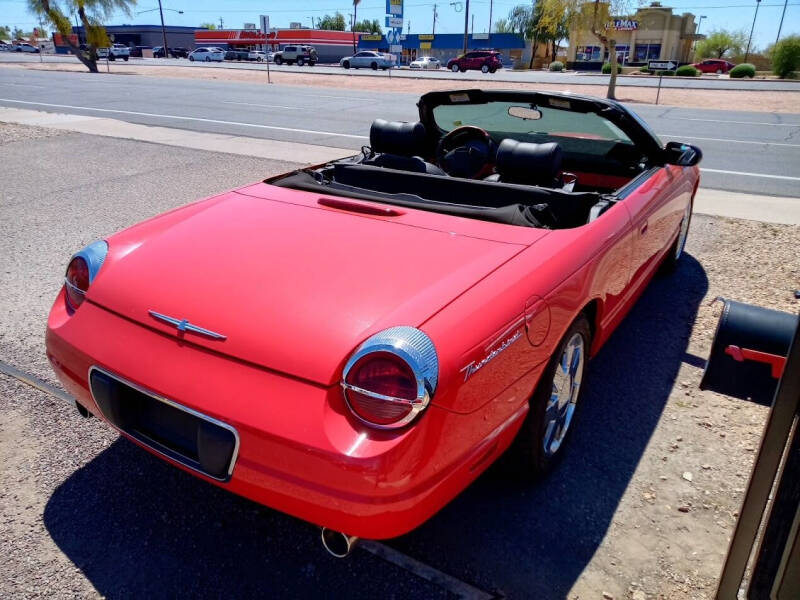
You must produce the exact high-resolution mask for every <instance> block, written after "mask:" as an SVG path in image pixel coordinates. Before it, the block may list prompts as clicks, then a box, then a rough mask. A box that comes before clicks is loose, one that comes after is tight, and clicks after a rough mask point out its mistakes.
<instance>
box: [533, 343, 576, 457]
mask: <svg viewBox="0 0 800 600" xmlns="http://www.w3.org/2000/svg"><path fill="white" fill-rule="evenodd" d="M584 354H585V344H584V339H583V336H582V335H581V334H580V333H577V332H576V333H574V334H573V335H572V337H571V338H569V341H568V342H567V343H566V345H565V346H564V350H563V352H562V353H561V358H560V359H559V361H558V365H556V372H555V375H554V376H553V387H552V391H551V393H550V399H549V400H548V402H547V407H546V408H545V415H544V435H543V436H542V445H543V450H544V454H545V456H548V457H549V456H553V455H554V454H555V453H556V452H558V449H559V448H560V447H561V442H563V441H564V437H565V436H566V434H567V430H569V426H570V423H571V422H572V416H573V414H574V413H575V405H576V403H577V400H578V393H579V391H580V385H581V379H582V378H583V370H584V363H585V358H584Z"/></svg>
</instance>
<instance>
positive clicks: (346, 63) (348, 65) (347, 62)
mask: <svg viewBox="0 0 800 600" xmlns="http://www.w3.org/2000/svg"><path fill="white" fill-rule="evenodd" d="M342 66H343V67H344V68H345V69H349V68H350V61H349V60H346V61H344V62H343V63H342Z"/></svg>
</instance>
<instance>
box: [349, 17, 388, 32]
mask: <svg viewBox="0 0 800 600" xmlns="http://www.w3.org/2000/svg"><path fill="white" fill-rule="evenodd" d="M353 31H358V32H365V33H383V30H382V29H381V22H380V21H379V20H378V19H372V21H370V20H369V19H364V20H363V21H359V22H358V23H356V24H355V25H354V26H353Z"/></svg>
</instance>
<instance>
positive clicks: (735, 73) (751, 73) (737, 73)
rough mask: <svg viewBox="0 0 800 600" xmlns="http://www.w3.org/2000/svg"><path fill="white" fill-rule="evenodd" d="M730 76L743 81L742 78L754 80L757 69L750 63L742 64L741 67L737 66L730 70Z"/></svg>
mask: <svg viewBox="0 0 800 600" xmlns="http://www.w3.org/2000/svg"><path fill="white" fill-rule="evenodd" d="M730 76H731V77H732V78H733V79H741V78H742V77H751V78H752V77H755V76H756V68H755V67H754V66H753V65H751V64H750V63H742V64H740V65H736V66H735V67H733V68H732V69H731V70H730Z"/></svg>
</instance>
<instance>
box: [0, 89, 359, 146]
mask: <svg viewBox="0 0 800 600" xmlns="http://www.w3.org/2000/svg"><path fill="white" fill-rule="evenodd" d="M0 102H12V103H14V104H25V105H28V106H49V107H52V108H72V109H76V110H93V111H97V112H104V113H115V114H119V115H136V116H140V117H155V118H158V119H175V120H178V121H198V122H200V123H216V124H218V125H236V126H238V127H254V128H256V129H271V130H273V131H292V132H294V133H310V134H312V135H330V136H335V137H344V138H350V139H354V140H368V139H369V136H366V135H352V134H350V133H335V132H333V131H317V130H313V129H297V128H295V127H278V126H276V125H259V124H257V123H240V122H239V121H222V120H219V119H203V118H200V117H182V116H179V115H162V114H158V113H146V112H137V111H133V110H117V109H113V108H93V107H91V106H73V105H71V104H51V103H48V102H28V101H26V100H11V99H10V98H0Z"/></svg>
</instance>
